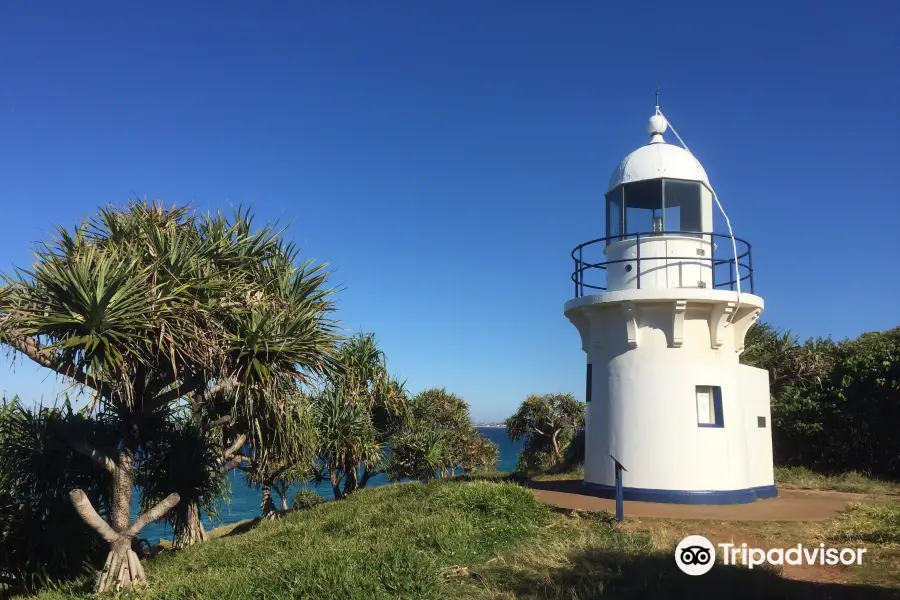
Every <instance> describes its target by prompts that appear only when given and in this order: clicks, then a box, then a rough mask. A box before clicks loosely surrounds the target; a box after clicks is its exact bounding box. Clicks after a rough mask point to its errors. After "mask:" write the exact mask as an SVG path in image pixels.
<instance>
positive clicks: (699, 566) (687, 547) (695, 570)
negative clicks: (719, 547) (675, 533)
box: [675, 535, 716, 575]
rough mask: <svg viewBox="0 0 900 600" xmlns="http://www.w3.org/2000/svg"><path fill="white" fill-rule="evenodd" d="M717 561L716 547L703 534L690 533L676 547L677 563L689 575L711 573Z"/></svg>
mask: <svg viewBox="0 0 900 600" xmlns="http://www.w3.org/2000/svg"><path fill="white" fill-rule="evenodd" d="M715 563H716V549H715V547H714V546H713V545H712V542H710V541H709V540H708V539H706V538H705V537H703V536H702V535H689V536H687V537H686V538H684V539H683V540H681V541H680V542H679V543H678V546H676V547H675V564H676V565H678V568H679V569H681V570H682V571H684V572H685V573H687V574H688V575H704V574H706V573H709V570H710V569H712V568H713V565H714V564H715Z"/></svg>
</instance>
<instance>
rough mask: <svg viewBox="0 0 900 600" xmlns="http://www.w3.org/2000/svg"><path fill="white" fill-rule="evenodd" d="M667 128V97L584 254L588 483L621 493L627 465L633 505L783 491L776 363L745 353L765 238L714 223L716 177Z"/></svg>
mask: <svg viewBox="0 0 900 600" xmlns="http://www.w3.org/2000/svg"><path fill="white" fill-rule="evenodd" d="M667 129H670V127H669V123H668V122H667V120H666V118H665V117H664V116H663V114H662V113H661V112H660V110H659V107H658V106H657V110H656V114H654V115H653V116H652V117H651V118H650V121H649V125H648V133H649V137H650V139H649V140H648V143H647V144H646V145H644V146H642V147H640V148H638V149H637V150H635V151H634V152H632V153H631V154H629V155H628V156H626V157H625V159H624V160H622V162H621V163H620V164H619V166H618V167H617V168H616V169H615V171H613V174H612V178H611V179H610V182H609V186H608V187H607V191H606V194H605V214H606V232H605V234H606V235H605V236H604V237H601V238H598V239H594V240H591V241H588V242H585V243H583V244H580V245H579V246H577V247H576V248H575V249H574V250H573V251H572V258H573V259H574V265H575V268H574V272H573V274H572V281H573V282H574V284H575V289H574V297H573V298H572V299H571V300H569V301H568V302H566V304H565V307H564V313H565V316H566V317H567V318H568V319H569V320H570V321H571V322H572V324H573V325H574V326H575V327H576V328H577V329H578V333H579V334H580V336H581V347H582V350H584V352H585V354H586V355H587V367H586V374H585V379H586V389H585V396H586V397H585V401H586V411H585V413H586V415H585V464H584V485H585V486H586V487H587V488H588V489H589V490H590V492H591V493H594V494H596V495H599V496H602V497H613V496H614V494H615V484H616V472H617V469H619V473H620V476H621V478H622V482H621V485H622V488H623V492H624V500H626V501H629V500H630V501H645V502H670V503H682V504H741V503H748V502H753V501H755V500H757V499H761V498H772V497H774V496H776V495H777V490H776V488H775V482H774V472H773V465H772V432H771V414H770V399H769V398H770V396H769V379H768V372H767V371H764V370H762V369H757V368H754V367H750V366H747V365H743V364H741V363H740V361H739V357H740V355H741V352H742V351H743V349H744V338H745V336H746V334H747V330H748V329H749V328H750V326H751V325H752V324H753V323H754V322H756V320H757V319H758V318H759V316H760V314H761V313H762V311H763V299H762V298H761V297H759V296H757V295H756V294H755V293H754V284H753V261H752V255H751V246H750V244H749V243H748V242H746V241H744V240H742V239H741V238H738V237H735V236H734V235H733V232H732V231H731V224H730V222H728V219H727V216H726V217H725V220H726V223H728V231H727V232H721V231H720V232H715V231H714V228H713V214H714V210H713V208H714V203H715V205H716V206H717V207H718V208H719V209H721V208H722V207H721V204H720V203H719V200H718V198H717V197H716V195H715V191H714V188H713V186H712V185H711V184H710V180H709V177H708V176H707V173H706V171H705V170H704V169H703V166H702V165H701V164H700V163H699V161H697V159H696V158H695V157H694V156H693V154H691V153H690V152H689V151H688V150H687V149H686V148H683V147H681V146H679V145H676V144H674V143H668V142H667V141H666V140H665V139H664V134H665V133H666V131H667ZM679 139H680V138H679ZM722 214H723V215H724V211H722Z"/></svg>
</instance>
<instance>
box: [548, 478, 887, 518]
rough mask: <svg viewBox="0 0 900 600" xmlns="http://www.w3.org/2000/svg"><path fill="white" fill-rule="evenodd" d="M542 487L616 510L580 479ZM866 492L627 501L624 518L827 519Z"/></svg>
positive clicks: (585, 506) (572, 505)
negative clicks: (699, 501) (734, 500)
mask: <svg viewBox="0 0 900 600" xmlns="http://www.w3.org/2000/svg"><path fill="white" fill-rule="evenodd" d="M543 483H544V484H550V485H542V486H541V487H543V489H536V488H535V489H532V493H534V495H535V496H537V498H538V500H540V501H542V502H546V503H547V504H551V505H553V506H556V507H558V508H563V509H568V510H585V511H609V512H615V510H616V503H615V501H614V500H609V499H606V498H597V497H596V496H592V495H590V494H588V493H587V492H586V491H585V490H584V488H583V487H582V486H581V482H580V481H553V482H543ZM868 501H871V498H870V497H869V496H867V495H865V494H850V493H846V492H819V491H813V490H780V491H779V494H778V497H777V498H770V499H767V500H757V501H756V502H752V503H750V504H730V505H724V506H699V505H688V504H663V503H656V502H625V506H624V511H625V518H626V519H628V518H630V517H655V518H662V519H702V520H716V521H824V520H826V519H830V518H832V517H834V516H835V515H837V514H838V513H839V512H840V511H842V510H843V509H844V508H845V507H846V506H847V504H849V503H851V502H868Z"/></svg>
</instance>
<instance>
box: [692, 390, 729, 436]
mask: <svg viewBox="0 0 900 600" xmlns="http://www.w3.org/2000/svg"><path fill="white" fill-rule="evenodd" d="M695 393H696V399H697V425H699V426H700V427H724V426H725V424H724V423H723V421H722V388H720V387H719V386H717V385H698V386H697V389H696V392H695Z"/></svg>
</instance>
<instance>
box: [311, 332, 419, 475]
mask: <svg viewBox="0 0 900 600" xmlns="http://www.w3.org/2000/svg"><path fill="white" fill-rule="evenodd" d="M336 363H337V366H336V368H335V370H334V372H333V374H332V376H331V378H330V382H329V386H330V387H332V388H333V389H335V390H338V391H339V395H340V397H342V398H343V399H344V400H345V401H346V402H352V403H353V404H355V405H356V406H358V407H360V408H361V409H362V410H363V411H364V412H365V413H366V414H368V417H369V421H370V422H371V426H372V430H373V435H374V439H375V442H376V443H377V444H378V445H379V447H380V450H379V457H378V459H377V460H374V461H366V462H365V463H364V464H361V465H360V467H361V472H360V473H358V474H356V473H354V474H351V476H350V481H352V485H351V488H352V489H360V488H363V487H365V486H366V484H367V483H368V482H369V480H370V479H371V478H372V477H374V476H375V475H377V474H379V473H382V472H384V469H385V464H386V463H385V460H384V458H385V456H384V454H385V450H386V447H387V444H388V442H389V440H390V439H391V438H392V437H393V436H394V435H395V434H396V433H397V432H398V431H399V428H400V426H401V425H402V423H403V422H404V420H405V418H406V416H407V398H406V389H405V386H404V384H403V383H402V382H400V381H399V380H397V379H396V378H394V377H391V375H390V374H389V372H388V368H387V359H386V357H385V354H384V352H383V351H382V350H381V349H380V348H379V347H378V342H377V340H376V339H375V336H374V335H373V334H371V333H358V334H356V335H354V336H353V337H351V338H350V339H348V340H346V341H345V342H343V343H342V344H341V345H340V349H339V350H338V352H337V356H336Z"/></svg>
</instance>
